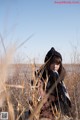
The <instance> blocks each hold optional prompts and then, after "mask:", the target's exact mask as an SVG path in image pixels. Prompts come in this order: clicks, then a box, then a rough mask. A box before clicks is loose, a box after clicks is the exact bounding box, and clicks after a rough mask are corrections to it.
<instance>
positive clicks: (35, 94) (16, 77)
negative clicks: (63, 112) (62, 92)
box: [0, 50, 80, 120]
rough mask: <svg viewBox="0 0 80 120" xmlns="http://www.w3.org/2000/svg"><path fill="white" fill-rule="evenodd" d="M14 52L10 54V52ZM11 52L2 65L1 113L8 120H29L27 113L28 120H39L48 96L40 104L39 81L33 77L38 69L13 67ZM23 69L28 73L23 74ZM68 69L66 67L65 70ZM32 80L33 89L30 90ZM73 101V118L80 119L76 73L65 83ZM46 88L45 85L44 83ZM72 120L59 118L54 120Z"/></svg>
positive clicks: (78, 77)
mask: <svg viewBox="0 0 80 120" xmlns="http://www.w3.org/2000/svg"><path fill="white" fill-rule="evenodd" d="M10 51H11V50H10ZM12 55H13V54H12V52H11V53H7V54H6V56H5V57H4V58H3V59H2V61H1V64H0V68H1V69H0V108H1V111H7V112H8V113H9V120H26V111H28V110H29V109H30V111H31V116H30V118H29V120H39V114H40V109H41V107H42V106H43V104H44V103H45V101H46V100H47V97H48V95H45V96H44V98H43V99H42V101H39V91H38V87H39V85H40V84H38V83H39V81H40V79H39V78H36V77H35V76H34V71H35V69H36V66H35V65H34V64H32V65H20V64H16V65H11V64H10V63H11V61H12ZM24 68H26V70H25V71H24ZM65 68H66V67H65ZM31 80H33V86H31ZM65 82H66V85H67V87H68V91H69V94H70V96H71V101H72V110H71V113H72V117H73V118H74V120H79V119H80V102H79V101H80V91H79V85H80V74H79V73H76V70H75V72H74V71H71V73H69V74H67V76H66V79H65ZM45 84H46V83H45ZM60 119H61V120H69V118H67V117H65V118H58V117H55V120H60ZM48 120H49V119H48Z"/></svg>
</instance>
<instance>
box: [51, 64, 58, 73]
mask: <svg viewBox="0 0 80 120" xmlns="http://www.w3.org/2000/svg"><path fill="white" fill-rule="evenodd" d="M59 68H60V64H56V63H52V64H50V70H52V71H58V70H59Z"/></svg>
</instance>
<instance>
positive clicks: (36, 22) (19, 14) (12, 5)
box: [0, 0, 80, 63]
mask: <svg viewBox="0 0 80 120" xmlns="http://www.w3.org/2000/svg"><path fill="white" fill-rule="evenodd" d="M56 1H57V0H56ZM78 1H79V0H78ZM0 34H1V35H2V37H3V40H4V45H5V48H6V49H7V48H9V47H11V45H13V44H14V43H16V46H19V45H20V44H21V43H22V42H23V41H25V40H26V39H27V38H28V37H29V36H30V35H32V34H33V36H32V38H31V39H29V40H28V41H27V42H26V43H25V44H24V45H23V46H21V47H20V48H19V49H17V50H16V59H17V61H19V60H20V61H23V62H25V61H27V60H33V59H34V58H35V59H36V62H39V63H43V61H44V57H45V55H46V53H47V51H48V50H49V49H50V48H51V47H54V48H55V49H56V50H57V51H59V52H60V53H61V54H62V56H63V63H70V62H71V55H72V53H73V46H74V47H75V46H77V49H78V52H79V51H80V48H79V46H80V42H79V39H80V4H55V3H54V0H0ZM0 51H1V52H0V55H2V54H3V53H4V49H3V47H2V43H1V41H0Z"/></svg>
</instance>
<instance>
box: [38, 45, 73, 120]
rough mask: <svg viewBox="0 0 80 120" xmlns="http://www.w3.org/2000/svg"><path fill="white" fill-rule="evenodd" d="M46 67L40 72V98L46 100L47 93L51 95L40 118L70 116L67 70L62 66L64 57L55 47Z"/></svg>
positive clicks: (48, 56) (52, 119)
mask: <svg viewBox="0 0 80 120" xmlns="http://www.w3.org/2000/svg"><path fill="white" fill-rule="evenodd" d="M44 63H45V66H44V67H43V68H42V70H40V71H39V72H38V75H39V74H40V73H41V74H42V76H41V84H42V86H43V91H42V89H41V87H40V94H41V95H40V98H44V96H45V93H46V94H48V93H49V97H48V100H47V102H46V103H45V104H44V105H43V107H42V109H41V112H40V118H48V119H50V120H54V117H55V116H56V115H57V113H58V112H59V113H62V114H64V115H69V110H70V107H71V101H70V98H69V95H68V93H67V91H66V87H65V86H64V82H63V80H64V78H65V73H66V72H65V69H64V67H63V65H62V56H61V54H60V53H59V52H57V51H56V50H55V49H54V48H53V47H52V48H51V49H50V50H49V51H48V53H47V55H46V57H45V60H44Z"/></svg>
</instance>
